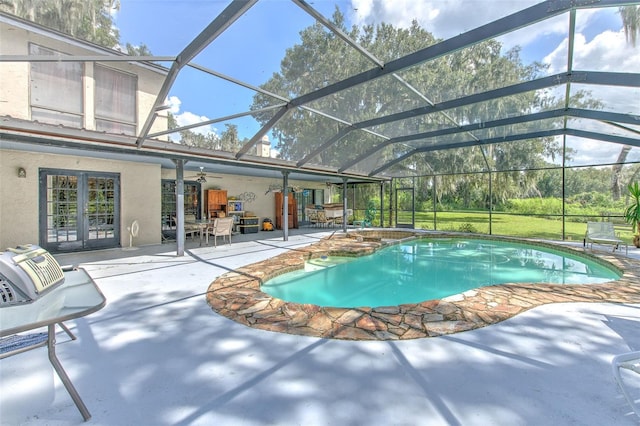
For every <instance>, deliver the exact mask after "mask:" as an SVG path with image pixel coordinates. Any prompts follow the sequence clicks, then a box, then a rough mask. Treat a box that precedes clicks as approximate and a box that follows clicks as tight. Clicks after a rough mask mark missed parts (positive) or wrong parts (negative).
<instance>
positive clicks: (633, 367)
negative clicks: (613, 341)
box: [611, 351, 640, 417]
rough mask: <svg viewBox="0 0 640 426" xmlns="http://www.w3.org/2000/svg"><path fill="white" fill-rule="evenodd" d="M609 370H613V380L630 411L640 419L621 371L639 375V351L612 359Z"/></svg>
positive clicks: (638, 407)
mask: <svg viewBox="0 0 640 426" xmlns="http://www.w3.org/2000/svg"><path fill="white" fill-rule="evenodd" d="M611 368H612V369H613V378H614V379H615V380H616V382H617V383H618V386H620V390H621V391H622V394H623V395H624V398H625V399H626V400H627V402H628V403H629V405H630V406H631V409H632V410H633V412H634V413H636V415H637V416H638V417H640V406H638V404H637V403H636V399H635V398H633V397H632V396H631V392H630V389H629V386H628V383H630V382H631V381H630V380H627V382H628V383H627V382H625V381H624V379H623V375H622V373H621V370H627V371H631V372H633V373H634V374H640V351H635V352H626V353H623V354H620V355H617V356H615V357H613V360H612V361H611ZM634 378H635V379H636V380H635V383H636V384H637V383H638V380H637V379H638V377H634Z"/></svg>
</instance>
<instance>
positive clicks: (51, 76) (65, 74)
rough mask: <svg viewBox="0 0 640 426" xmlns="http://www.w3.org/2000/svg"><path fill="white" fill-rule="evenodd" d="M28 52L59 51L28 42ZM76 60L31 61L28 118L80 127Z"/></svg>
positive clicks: (79, 76)
mask: <svg viewBox="0 0 640 426" xmlns="http://www.w3.org/2000/svg"><path fill="white" fill-rule="evenodd" d="M29 54H30V55H61V53H60V52H56V51H54V50H51V49H47V48H46V47H42V46H38V45H36V44H30V45H29ZM82 74H83V65H82V64H81V63H80V62H31V119H32V120H34V121H35V120H37V121H40V122H42V123H49V124H62V125H64V126H69V127H77V128H81V127H83V126H82V122H83V112H84V109H83V107H82V104H83V102H82Z"/></svg>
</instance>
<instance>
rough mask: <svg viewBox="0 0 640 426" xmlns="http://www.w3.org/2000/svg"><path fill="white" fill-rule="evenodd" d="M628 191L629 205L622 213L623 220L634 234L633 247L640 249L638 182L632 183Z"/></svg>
mask: <svg viewBox="0 0 640 426" xmlns="http://www.w3.org/2000/svg"><path fill="white" fill-rule="evenodd" d="M628 189H629V195H630V196H631V203H630V204H629V206H628V207H627V209H626V210H625V211H624V219H625V220H626V221H627V223H629V224H630V225H631V227H632V230H633V232H634V233H635V235H634V236H633V245H634V246H636V247H638V248H640V185H638V182H634V183H631V184H629V187H628Z"/></svg>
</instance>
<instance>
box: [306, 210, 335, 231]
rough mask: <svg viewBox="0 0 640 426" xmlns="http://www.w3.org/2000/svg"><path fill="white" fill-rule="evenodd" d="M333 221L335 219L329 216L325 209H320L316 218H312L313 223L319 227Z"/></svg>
mask: <svg viewBox="0 0 640 426" xmlns="http://www.w3.org/2000/svg"><path fill="white" fill-rule="evenodd" d="M332 222H333V221H332V220H331V219H329V218H327V213H326V212H325V211H324V210H318V212H317V213H316V217H315V219H312V220H311V223H313V224H315V225H316V226H318V227H320V226H322V227H323V228H324V227H326V226H327V225H329V224H330V223H332Z"/></svg>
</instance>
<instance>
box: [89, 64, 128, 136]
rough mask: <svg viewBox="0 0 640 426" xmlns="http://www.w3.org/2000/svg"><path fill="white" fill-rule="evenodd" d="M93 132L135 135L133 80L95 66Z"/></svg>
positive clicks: (117, 72)
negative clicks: (94, 124)
mask: <svg viewBox="0 0 640 426" xmlns="http://www.w3.org/2000/svg"><path fill="white" fill-rule="evenodd" d="M94 79H95V82H96V86H95V87H96V89H95V108H96V111H95V114H96V130H98V131H100V132H107V133H122V134H125V135H135V134H136V86H137V81H136V77H135V76H134V75H131V74H127V73H124V72H121V71H116V70H114V69H112V68H107V67H104V66H102V65H98V64H96V66H95V68H94Z"/></svg>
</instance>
